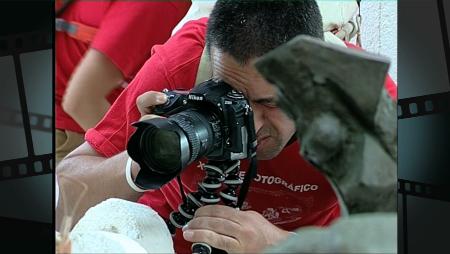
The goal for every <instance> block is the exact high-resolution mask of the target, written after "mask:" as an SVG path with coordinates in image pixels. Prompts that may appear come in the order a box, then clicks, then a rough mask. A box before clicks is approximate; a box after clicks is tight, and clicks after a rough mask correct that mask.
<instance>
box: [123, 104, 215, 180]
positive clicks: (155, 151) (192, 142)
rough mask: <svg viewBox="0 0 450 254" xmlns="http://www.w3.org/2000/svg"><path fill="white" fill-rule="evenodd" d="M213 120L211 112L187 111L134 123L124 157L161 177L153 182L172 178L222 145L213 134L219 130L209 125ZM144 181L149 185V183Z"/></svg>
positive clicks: (213, 116)
mask: <svg viewBox="0 0 450 254" xmlns="http://www.w3.org/2000/svg"><path fill="white" fill-rule="evenodd" d="M217 120H218V118H217V116H216V115H215V114H214V113H213V112H211V111H202V110H200V109H188V110H185V111H182V112H179V113H177V114H174V115H171V116H169V117H168V118H153V119H149V120H144V121H141V122H138V123H136V124H135V126H136V127H137V130H136V132H135V133H134V134H133V135H132V137H131V138H130V140H129V142H128V153H129V155H130V157H131V158H132V159H133V160H134V161H136V162H137V163H138V164H139V165H140V166H141V169H144V170H145V169H147V170H149V171H151V172H147V173H149V174H159V175H161V176H159V177H156V178H155V179H158V181H160V180H161V177H162V178H164V179H166V178H170V177H172V178H173V177H175V176H176V175H178V174H179V173H180V172H181V171H182V170H183V169H184V168H185V167H186V166H187V165H189V164H190V163H192V162H193V161H195V160H198V159H199V158H201V157H203V156H205V155H206V154H207V153H208V152H210V151H212V150H214V149H215V148H216V147H217V146H218V144H221V143H222V140H220V137H221V135H220V133H216V132H218V131H220V130H218V129H217V128H214V127H213V126H212V124H211V122H217ZM141 171H142V170H141ZM172 178H170V179H172ZM170 179H169V180H170ZM146 181H150V182H153V180H152V179H147V180H146ZM155 184H156V185H158V186H160V185H163V184H165V182H164V183H160V184H157V183H156V182H155V183H152V185H155Z"/></svg>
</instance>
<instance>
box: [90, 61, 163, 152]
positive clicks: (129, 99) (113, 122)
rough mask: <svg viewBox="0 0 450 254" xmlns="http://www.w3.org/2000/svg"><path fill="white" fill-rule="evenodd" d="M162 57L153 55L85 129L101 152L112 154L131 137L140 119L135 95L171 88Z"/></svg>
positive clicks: (119, 149) (91, 142)
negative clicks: (98, 117) (99, 118)
mask: <svg viewBox="0 0 450 254" xmlns="http://www.w3.org/2000/svg"><path fill="white" fill-rule="evenodd" d="M170 87H171V85H170V84H169V82H168V81H167V79H166V75H165V72H164V69H163V67H162V64H161V59H160V57H159V55H158V54H155V55H153V56H152V57H151V58H150V59H149V60H148V61H147V62H146V63H145V64H144V66H142V69H141V70H140V71H139V72H138V74H137V75H136V78H134V79H133V81H132V82H131V83H130V84H129V85H128V86H127V88H125V90H124V91H123V92H122V93H121V94H120V96H119V97H118V98H117V100H116V101H115V102H114V104H113V105H112V106H111V108H110V109H109V111H108V112H107V113H106V115H105V116H104V117H103V119H102V120H101V121H100V122H99V123H98V124H97V125H96V126H95V128H92V129H89V130H88V131H87V132H86V135H85V139H86V141H87V142H89V144H90V145H91V146H92V147H93V148H94V149H95V150H96V151H97V152H99V153H100V154H103V155H104V156H106V157H110V156H113V155H115V154H117V153H119V152H121V151H124V150H125V149H126V145H127V142H128V138H129V137H130V136H131V134H132V133H133V132H134V128H133V127H132V126H131V124H132V123H133V122H135V121H138V120H139V118H140V113H139V111H138V109H137V106H136V99H137V97H138V96H139V95H141V94H143V93H145V92H147V91H161V90H162V89H164V88H170Z"/></svg>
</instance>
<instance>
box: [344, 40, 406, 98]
mask: <svg viewBox="0 0 450 254" xmlns="http://www.w3.org/2000/svg"><path fill="white" fill-rule="evenodd" d="M345 44H346V45H347V47H348V48H354V49H357V50H363V49H362V48H360V47H358V46H356V45H354V44H351V43H349V42H345ZM384 88H385V89H386V91H387V92H388V94H389V96H391V98H392V99H393V100H397V85H396V84H395V82H394V80H392V78H391V76H390V75H389V74H387V75H386V79H385V81H384Z"/></svg>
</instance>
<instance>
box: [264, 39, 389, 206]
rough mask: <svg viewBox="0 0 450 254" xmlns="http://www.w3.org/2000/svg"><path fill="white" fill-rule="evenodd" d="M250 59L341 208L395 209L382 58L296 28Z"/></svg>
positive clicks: (384, 70) (383, 62) (303, 152)
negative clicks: (292, 34) (286, 38)
mask: <svg viewBox="0 0 450 254" xmlns="http://www.w3.org/2000/svg"><path fill="white" fill-rule="evenodd" d="M255 66H256V68H257V69H258V71H259V72H260V73H261V74H262V75H263V76H264V77H265V78H266V79H267V80H268V81H269V82H271V83H272V84H274V85H276V86H277V88H278V92H279V105H280V107H281V108H282V109H283V110H284V111H285V112H286V113H287V114H288V115H289V116H290V117H291V118H292V119H294V120H295V123H296V127H297V136H298V138H299V140H300V141H301V142H300V144H301V148H300V153H301V154H302V156H303V157H304V158H305V159H307V160H308V161H310V162H311V163H312V164H313V165H315V166H316V167H317V168H318V169H319V170H321V171H322V172H324V173H325V174H326V175H327V177H328V179H329V180H330V181H331V182H332V183H333V184H334V185H335V187H336V189H337V190H338V191H339V193H340V195H341V197H342V199H343V201H344V202H345V205H346V207H347V208H348V212H349V213H350V214H355V213H364V212H377V211H383V212H395V211H396V186H397V185H396V182H397V178H396V175H397V165H396V161H397V126H396V122H397V114H396V105H395V102H394V101H393V100H392V99H391V98H389V96H388V95H387V93H386V92H385V91H384V89H383V86H384V80H385V77H386V74H387V70H388V67H389V62H388V60H387V59H386V58H384V57H381V56H378V55H374V54H370V53H367V52H364V51H356V50H352V49H347V48H343V47H339V46H335V45H332V44H329V43H326V42H323V41H321V40H318V39H315V38H312V37H308V36H305V35H300V36H297V37H296V38H294V39H292V40H291V41H289V42H288V43H286V44H284V45H282V46H280V47H278V48H276V49H274V50H272V51H271V52H269V53H267V54H266V55H264V56H262V57H261V58H260V59H259V60H258V61H257V62H256V63H255Z"/></svg>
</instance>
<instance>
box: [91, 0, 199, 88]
mask: <svg viewBox="0 0 450 254" xmlns="http://www.w3.org/2000/svg"><path fill="white" fill-rule="evenodd" d="M190 5H191V3H190V2H186V1H176V2H169V1H114V2H113V3H112V4H111V7H110V8H109V9H108V12H107V13H106V14H105V16H104V18H103V19H102V22H101V24H100V27H99V29H98V32H97V34H96V36H95V38H94V40H93V42H92V44H91V47H92V48H95V49H96V50H98V51H100V52H102V53H103V54H105V55H106V56H108V57H109V58H110V59H111V61H112V62H113V63H114V64H115V65H116V66H117V67H118V68H119V69H120V70H121V72H122V74H123V76H124V77H125V79H126V80H127V81H129V80H131V79H132V78H133V77H134V75H135V74H136V73H137V71H138V70H139V68H140V67H141V66H142V65H143V64H144V62H145V61H146V60H147V59H148V58H149V57H150V50H151V48H152V47H153V45H155V44H163V43H164V42H165V41H166V40H167V39H168V38H169V37H170V34H171V32H172V29H173V28H174V27H175V26H176V25H177V24H178V22H179V21H180V20H181V19H182V18H183V17H184V16H185V15H186V13H187V11H188V9H189V7H190Z"/></svg>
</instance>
